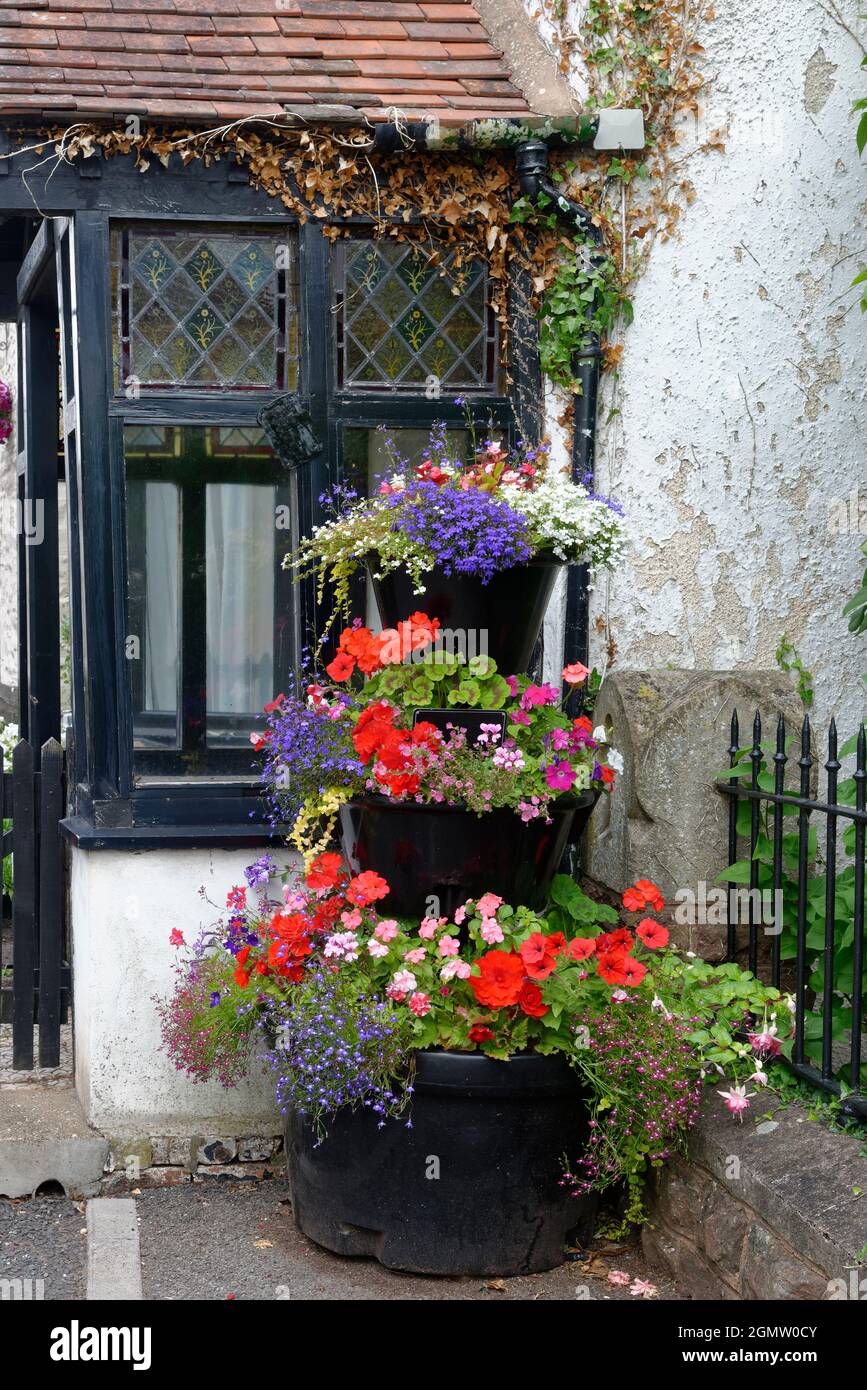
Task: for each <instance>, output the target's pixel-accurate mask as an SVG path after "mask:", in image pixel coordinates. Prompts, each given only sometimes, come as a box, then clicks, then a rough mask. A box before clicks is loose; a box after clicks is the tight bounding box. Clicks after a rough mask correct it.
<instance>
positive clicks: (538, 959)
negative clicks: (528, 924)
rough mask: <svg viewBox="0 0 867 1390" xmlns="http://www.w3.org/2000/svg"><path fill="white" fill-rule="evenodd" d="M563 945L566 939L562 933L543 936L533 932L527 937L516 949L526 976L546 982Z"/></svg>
mask: <svg viewBox="0 0 867 1390" xmlns="http://www.w3.org/2000/svg"><path fill="white" fill-rule="evenodd" d="M565 945H566V938H565V936H564V935H563V933H562V932H554V933H552V934H551V936H543V935H542V933H541V932H538V931H535V932H533V934H532V936H528V937H527V940H526V941H522V942H521V945H520V946H519V947H518V951H519V953H520V956H521V960H522V961H523V962H524V968H525V970H526V971H527V974H528V975H529V976H531V978H532V979H534V980H547V978H548V976H549V975H550V974H551V972H552V970H553V969H554V967H555V965H556V964H557V957H558V955H559V954H560V952H561V951H562V950H563V948H564V946H565Z"/></svg>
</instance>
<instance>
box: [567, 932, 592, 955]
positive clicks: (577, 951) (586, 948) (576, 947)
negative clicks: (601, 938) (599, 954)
mask: <svg viewBox="0 0 867 1390" xmlns="http://www.w3.org/2000/svg"><path fill="white" fill-rule="evenodd" d="M595 950H596V938H595V937H592V936H573V938H572V940H571V941H570V942H569V944H568V946H567V947H566V954H567V956H571V957H572V959H573V960H588V959H589V958H590V956H592V955H593V953H594V951H595Z"/></svg>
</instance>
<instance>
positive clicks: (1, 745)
mask: <svg viewBox="0 0 867 1390" xmlns="http://www.w3.org/2000/svg"><path fill="white" fill-rule="evenodd" d="M17 742H18V725H17V724H4V723H3V720H2V719H0V762H2V763H3V766H4V768H5V769H6V770H7V771H11V769H12V750H13V749H14V747H15V745H16V743H17Z"/></svg>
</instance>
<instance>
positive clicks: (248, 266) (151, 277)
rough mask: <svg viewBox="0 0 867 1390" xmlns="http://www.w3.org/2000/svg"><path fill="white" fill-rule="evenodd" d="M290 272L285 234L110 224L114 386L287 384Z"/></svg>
mask: <svg viewBox="0 0 867 1390" xmlns="http://www.w3.org/2000/svg"><path fill="white" fill-rule="evenodd" d="M296 272H297V256H296V247H295V239H294V234H293V235H292V236H290V235H289V233H288V231H281V232H280V233H278V234H275V233H272V232H261V231H246V230H244V231H241V230H234V229H233V230H232V231H225V230H223V231H213V230H208V229H207V228H205V229H202V228H198V227H197V228H176V229H162V228H159V229H157V228H144V227H142V228H138V227H125V228H122V229H118V230H116V231H115V233H114V236H113V242H112V298H113V304H114V313H115V333H114V364H115V388H116V390H118V391H124V392H125V393H126V394H127V395H129V394H130V389H131V388H139V389H141V390H142V391H152V390H160V389H163V390H165V389H174V390H181V389H184V390H188V389H193V390H204V391H207V390H247V391H250V390H253V391H284V390H288V391H292V390H295V389H296V388H297V386H298V296H297V273H296Z"/></svg>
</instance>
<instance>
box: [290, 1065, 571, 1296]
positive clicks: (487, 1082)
mask: <svg viewBox="0 0 867 1390" xmlns="http://www.w3.org/2000/svg"><path fill="white" fill-rule="evenodd" d="M377 1126H378V1121H377V1117H376V1116H375V1115H373V1114H372V1113H371V1112H370V1111H369V1110H359V1111H341V1112H340V1113H339V1114H338V1115H335V1116H334V1117H332V1122H331V1125H330V1127H329V1131H328V1137H327V1139H325V1140H324V1142H322V1143H317V1139H316V1135H315V1134H314V1133H313V1131H312V1130H311V1128H310V1125H309V1123H308V1122H307V1121H306V1120H305V1119H304V1118H303V1117H302V1116H299V1115H293V1116H290V1118H289V1120H288V1121H287V1125H286V1151H287V1156H288V1163H289V1184H290V1188H291V1193H292V1205H293V1209H294V1212H295V1219H296V1221H297V1223H298V1225H299V1226H300V1228H301V1230H302V1231H303V1232H304V1233H305V1235H307V1236H309V1237H310V1238H311V1240H315V1241H316V1242H317V1244H318V1245H323V1246H325V1248H326V1249H327V1250H333V1251H335V1253H337V1254H338V1255H361V1256H368V1257H371V1256H372V1257H374V1258H375V1259H377V1260H379V1262H380V1263H381V1264H383V1265H386V1266H387V1267H388V1268H389V1269H400V1270H407V1271H410V1272H412V1273H415V1274H450V1275H456V1274H467V1275H482V1274H484V1275H500V1276H508V1275H517V1274H538V1273H540V1272H541V1271H542V1270H546V1269H552V1268H554V1266H556V1265H559V1264H561V1263H562V1260H563V1247H564V1245H565V1244H566V1243H567V1239H568V1238H570V1237H571V1238H572V1239H575V1240H577V1241H579V1242H580V1243H581V1244H584V1243H586V1242H587V1240H589V1238H590V1235H591V1234H592V1228H593V1220H594V1216H595V1198H586V1197H585V1198H580V1199H576V1198H574V1197H571V1196H570V1195H569V1193H568V1192H567V1191H566V1190H565V1189H564V1188H563V1187H561V1185H560V1179H561V1177H562V1158H563V1155H564V1153H568V1154H570V1155H573V1154H574V1153H578V1152H580V1150H581V1147H582V1146H583V1144H584V1143H585V1142H586V1139H587V1132H588V1131H587V1120H586V1111H585V1110H584V1109H583V1096H582V1092H581V1089H580V1086H579V1084H578V1082H577V1080H576V1078H575V1075H574V1073H573V1072H572V1070H571V1068H570V1067H569V1066H568V1064H567V1063H566V1062H565V1060H564V1059H563V1058H562V1057H556V1056H554V1057H538V1056H532V1055H527V1056H520V1057H514V1058H512V1059H511V1061H508V1062H497V1061H493V1060H492V1059H491V1058H489V1057H484V1056H479V1055H468V1054H461V1053H448V1052H439V1051H434V1052H420V1053H418V1054H417V1071H416V1078H415V1091H414V1094H413V1100H412V1127H411V1128H408V1127H407V1125H406V1122H405V1120H404V1119H393V1120H389V1121H388V1122H387V1123H386V1125H385V1126H384V1128H382V1129H379V1128H378V1127H377Z"/></svg>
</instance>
